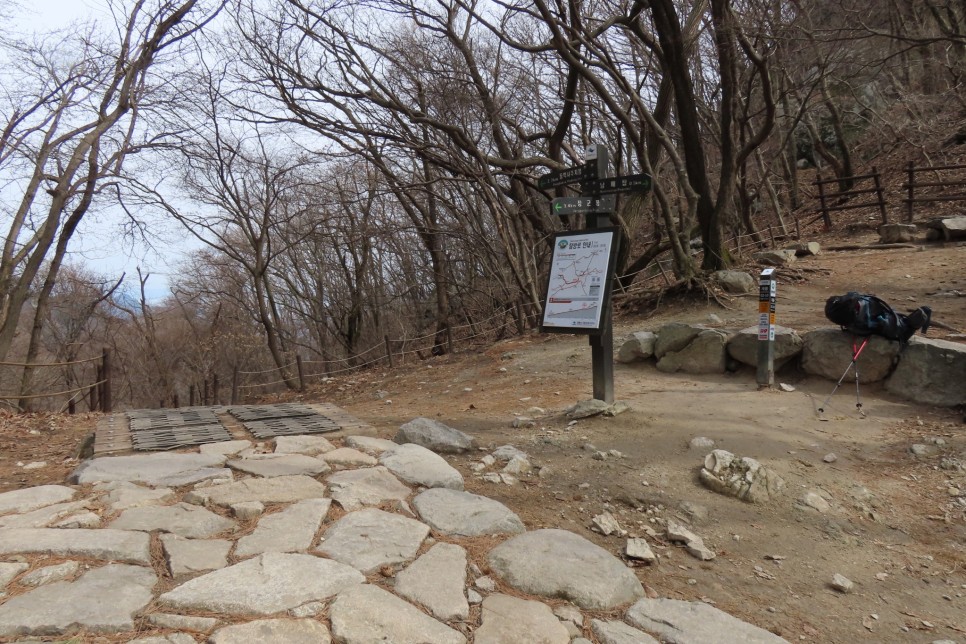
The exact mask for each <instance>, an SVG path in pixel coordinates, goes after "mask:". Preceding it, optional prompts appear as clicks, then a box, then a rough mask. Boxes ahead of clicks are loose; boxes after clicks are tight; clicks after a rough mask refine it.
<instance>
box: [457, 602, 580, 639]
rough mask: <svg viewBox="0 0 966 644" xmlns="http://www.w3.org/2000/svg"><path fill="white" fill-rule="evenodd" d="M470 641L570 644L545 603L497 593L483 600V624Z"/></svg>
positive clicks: (567, 634)
mask: <svg viewBox="0 0 966 644" xmlns="http://www.w3.org/2000/svg"><path fill="white" fill-rule="evenodd" d="M473 642H474V644H507V643H509V642H520V643H521V644H523V643H524V642H540V643H541V644H569V643H570V633H568V632H567V628H566V627H565V626H564V625H563V624H562V623H561V622H560V620H559V619H557V618H556V616H555V615H554V614H553V611H552V610H550V607H549V606H547V605H546V604H541V603H540V602H535V601H530V600H527V599H519V598H517V597H510V596H509V595H501V594H499V593H496V594H493V595H490V596H489V597H487V598H486V599H484V600H483V623H482V624H481V625H480V627H479V628H478V629H476V633H475V634H474V638H473Z"/></svg>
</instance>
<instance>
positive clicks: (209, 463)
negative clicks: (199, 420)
mask: <svg viewBox="0 0 966 644" xmlns="http://www.w3.org/2000/svg"><path fill="white" fill-rule="evenodd" d="M224 462H225V457H224V456H223V455H221V454H179V453H177V452H159V453H157V454H135V455H133V456H102V457H100V458H95V459H92V460H90V461H86V462H84V463H82V464H81V465H80V466H78V468H77V469H76V470H74V472H73V473H72V474H71V475H70V477H69V479H68V480H69V482H70V483H78V484H86V483H98V482H101V481H132V482H133V481H140V482H142V483H146V484H147V485H150V486H152V487H162V486H165V485H172V486H177V485H190V484H191V483H197V482H198V481H203V480H205V479H209V478H218V477H219V476H223V475H224V472H223V469H224V468H222V467H221V466H222V465H223V464H224Z"/></svg>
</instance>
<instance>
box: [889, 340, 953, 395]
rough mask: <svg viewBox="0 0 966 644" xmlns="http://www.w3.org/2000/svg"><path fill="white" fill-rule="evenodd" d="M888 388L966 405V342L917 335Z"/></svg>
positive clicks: (893, 391) (903, 355)
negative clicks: (965, 343)
mask: <svg viewBox="0 0 966 644" xmlns="http://www.w3.org/2000/svg"><path fill="white" fill-rule="evenodd" d="M886 390H888V391H889V392H891V393H894V394H896V395H899V396H902V397H903V398H908V399H911V400H915V401H916V402H921V403H927V404H930V405H939V406H942V407H954V406H956V405H962V404H966V345H962V344H957V343H955V342H948V341H946V340H933V339H932V338H923V337H918V336H914V337H913V338H912V339H911V340H910V341H909V344H908V345H907V346H906V348H905V350H904V351H903V352H902V353H901V354H900V355H899V364H898V365H896V369H895V371H894V372H893V373H892V375H891V376H890V377H889V379H888V380H886Z"/></svg>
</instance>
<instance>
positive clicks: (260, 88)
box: [0, 0, 966, 410]
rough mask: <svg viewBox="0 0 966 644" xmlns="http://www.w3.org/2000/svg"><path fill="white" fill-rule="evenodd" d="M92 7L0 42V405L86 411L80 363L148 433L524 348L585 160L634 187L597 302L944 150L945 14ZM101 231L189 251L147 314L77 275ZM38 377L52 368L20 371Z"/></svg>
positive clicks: (361, 1) (956, 58)
mask: <svg viewBox="0 0 966 644" xmlns="http://www.w3.org/2000/svg"><path fill="white" fill-rule="evenodd" d="M104 9H105V10H104V11H103V12H100V13H98V14H97V15H98V18H97V19H92V20H90V21H89V22H87V23H85V24H82V25H74V26H72V27H70V28H69V29H66V30H61V31H56V32H49V33H30V34H23V33H10V32H9V31H2V30H0V62H2V64H0V86H2V90H0V224H2V227H3V229H4V232H5V240H4V244H3V250H2V255H0V361H3V363H4V365H3V366H2V367H0V392H2V393H3V394H4V397H5V400H3V401H2V402H3V404H4V405H7V406H9V407H11V408H17V409H21V410H29V409H61V408H64V407H66V405H67V401H68V400H69V399H73V400H74V401H75V402H77V403H78V404H82V403H83V399H84V397H86V396H90V390H89V388H88V385H89V384H90V383H92V382H95V381H96V380H97V379H98V377H99V376H98V375H97V373H96V372H95V365H96V364H97V362H96V361H94V360H88V359H89V358H93V357H99V356H101V355H102V352H103V351H104V350H105V349H107V350H108V351H109V353H110V355H111V365H112V377H113V383H114V386H113V398H114V403H115V404H116V405H121V406H124V407H145V406H146V407H154V406H157V405H158V404H173V403H174V401H175V400H179V399H180V401H181V403H182V404H184V403H186V402H188V399H189V391H191V392H193V394H194V395H191V401H192V402H202V400H205V401H208V395H209V394H208V391H209V385H211V388H212V390H211V400H210V402H224V400H222V399H223V398H224V397H225V396H224V395H222V396H220V397H217V396H216V395H215V393H214V382H215V379H216V378H220V381H221V382H222V383H226V384H225V385H223V391H226V390H227V383H229V382H233V384H234V385H235V386H236V387H240V388H241V389H242V390H243V391H244V392H245V393H260V392H264V391H266V390H267V389H266V388H265V386H266V385H267V386H268V387H269V388H272V387H274V388H289V389H295V388H298V387H300V386H301V383H302V382H304V381H305V379H306V378H309V379H311V378H323V377H327V376H331V375H335V374H339V373H344V372H346V371H348V370H353V369H358V368H361V367H365V366H367V365H371V364H373V363H374V362H385V361H388V360H391V356H393V355H395V356H397V358H396V359H403V358H405V357H406V356H413V359H416V358H418V359H422V358H428V357H429V356H431V355H439V354H443V353H447V352H451V351H453V350H454V348H458V347H460V346H465V345H466V343H468V342H470V341H471V340H474V341H492V340H494V339H497V338H500V337H502V336H503V335H504V334H507V333H515V332H521V331H523V330H525V329H526V328H529V327H532V326H533V325H534V322H535V320H536V319H538V318H539V313H540V307H541V306H542V303H541V297H542V292H541V291H542V289H543V286H544V284H545V281H546V270H547V269H548V255H549V251H550V248H549V244H548V240H549V239H550V238H551V236H552V235H553V234H554V233H555V232H557V231H559V230H563V229H568V228H571V229H573V228H579V227H581V225H582V222H581V221H580V220H578V219H577V218H561V217H557V216H554V215H552V214H551V209H550V200H551V199H552V198H553V197H555V196H566V195H567V194H574V193H573V192H568V191H567V189H563V188H561V189H557V190H556V191H551V192H548V191H544V190H540V189H539V188H538V186H537V178H538V177H539V176H540V175H542V174H545V173H547V172H549V171H552V170H557V169H562V168H566V167H569V166H572V165H575V164H578V163H580V162H581V161H582V156H583V151H584V149H585V147H586V146H587V145H588V144H592V143H599V144H603V145H605V146H607V147H608V148H609V150H610V158H611V163H612V168H611V173H612V174H615V175H622V174H634V173H638V172H646V173H648V174H650V175H651V176H652V177H653V179H654V181H653V189H652V190H651V191H650V192H649V193H647V194H639V195H622V196H621V197H619V199H618V203H617V208H616V211H615V213H614V214H613V216H612V223H613V224H614V225H616V226H619V228H620V231H621V237H622V239H623V242H624V243H623V244H622V246H621V248H622V251H621V254H620V256H619V258H618V266H617V279H616V290H615V293H616V297H617V298H618V299H620V298H622V297H623V298H628V297H633V294H634V293H635V289H641V288H644V286H645V285H646V284H647V283H648V281H649V280H651V279H652V278H653V279H662V280H664V282H663V283H664V284H665V285H667V284H683V285H686V286H691V285H698V284H700V283H701V282H702V281H703V280H704V278H705V276H706V275H707V274H708V273H709V272H711V271H715V270H719V269H723V268H727V267H728V266H730V265H732V264H733V263H735V262H739V261H740V260H741V253H742V252H743V251H742V248H743V247H745V246H749V245H750V246H753V247H756V248H757V247H759V246H761V247H763V246H766V245H769V244H771V243H773V242H774V240H775V239H783V238H787V237H789V236H791V235H792V234H793V233H795V232H796V231H800V230H801V229H802V226H805V227H807V226H809V225H818V224H816V222H815V218H814V217H813V215H814V210H813V204H812V201H813V199H812V197H813V195H814V186H813V185H812V184H811V182H812V181H814V179H815V177H816V172H822V173H824V176H826V177H835V178H838V179H840V183H841V187H842V188H847V187H849V186H850V185H851V184H852V183H853V180H852V179H850V177H854V176H856V175H860V174H862V173H864V172H867V171H868V169H869V168H871V167H873V166H878V168H879V169H880V170H884V171H885V172H886V173H889V172H892V173H894V174H896V176H898V175H899V174H900V173H901V170H902V168H904V167H905V164H906V163H908V162H915V163H918V164H927V165H928V164H933V165H943V164H951V163H962V160H963V156H964V154H963V151H964V147H966V146H964V145H963V144H964V143H966V91H964V88H963V83H964V73H966V5H964V4H963V3H962V2H955V1H953V0H871V2H870V0H864V1H863V2H858V1H854V0H844V1H836V2H828V1H824V0H799V1H795V2H789V1H783V0H690V1H678V0H630V1H628V0H592V1H582V0H569V1H568V0H557V1H556V2H547V1H546V0H485V1H473V0H345V1H340V0H329V1H326V2H315V1H311V0H286V1H284V2H275V3H272V2H260V1H257V0H222V1H218V2H212V1H210V0H138V1H128V0H108V1H107V2H106V3H105V5H104ZM0 11H3V10H0ZM5 11H7V12H10V14H13V13H14V12H16V11H17V9H16V8H8V9H6V10H5ZM2 17H4V16H0V18H2ZM6 17H10V16H6ZM105 212H114V213H117V212H120V213H123V214H122V219H123V221H122V223H121V224H119V225H118V226H117V228H116V229H113V228H112V229H111V231H110V233H109V234H110V235H111V236H112V237H113V238H115V239H117V240H118V243H120V240H121V239H122V237H123V236H127V237H129V238H136V239H138V240H139V241H140V242H142V243H145V244H149V245H150V244H152V243H154V242H155V241H156V235H157V234H158V233H157V231H158V230H160V229H161V228H163V227H164V226H169V225H171V224H176V225H177V226H178V230H180V231H181V235H182V236H183V237H184V238H186V239H187V238H191V239H194V240H195V241H196V244H197V247H198V248H199V250H196V251H193V252H191V253H190V255H189V256H188V257H187V259H186V260H185V261H184V263H183V265H181V266H180V267H179V269H178V271H177V274H176V275H173V276H171V277H170V278H169V281H170V286H171V293H170V295H169V296H167V297H165V298H163V299H161V300H152V299H151V298H149V297H147V296H146V292H147V289H146V285H147V283H148V280H149V274H147V273H142V272H141V271H140V270H139V271H137V275H127V274H125V275H115V274H101V273H99V272H98V271H97V270H96V269H95V268H94V267H92V266H90V265H87V264H86V263H85V262H83V261H82V260H81V261H78V260H77V259H76V256H75V255H73V254H72V249H73V248H75V247H76V245H77V243H78V242H77V239H76V237H77V231H78V229H79V227H81V224H82V223H83V222H85V221H86V222H90V221H91V219H92V218H93V219H96V218H98V217H99V216H103V213H105ZM571 219H572V220H571ZM40 363H43V364H56V365H57V366H54V367H46V368H37V367H31V366H25V365H34V364H40ZM300 373H301V379H300V377H299V374H300ZM54 391H63V392H66V393H64V394H62V395H59V396H52V397H51V396H41V394H45V393H50V392H54ZM202 392H204V393H202ZM195 395H197V399H196V398H195ZM202 397H204V398H202ZM216 398H218V399H217V400H216ZM87 403H88V404H89V403H90V400H89V399H88V400H87Z"/></svg>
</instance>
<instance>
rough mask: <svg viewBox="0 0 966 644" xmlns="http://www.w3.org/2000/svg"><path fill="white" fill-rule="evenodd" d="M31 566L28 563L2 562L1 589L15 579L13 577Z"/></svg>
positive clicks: (0, 570) (0, 568) (0, 566)
mask: <svg viewBox="0 0 966 644" xmlns="http://www.w3.org/2000/svg"><path fill="white" fill-rule="evenodd" d="M27 568H30V564H28V563H8V562H0V590H3V588H4V587H5V586H6V585H7V584H9V583H10V582H11V581H13V578H14V577H16V576H17V575H19V574H20V573H22V572H23V571H24V570H26V569H27Z"/></svg>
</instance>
